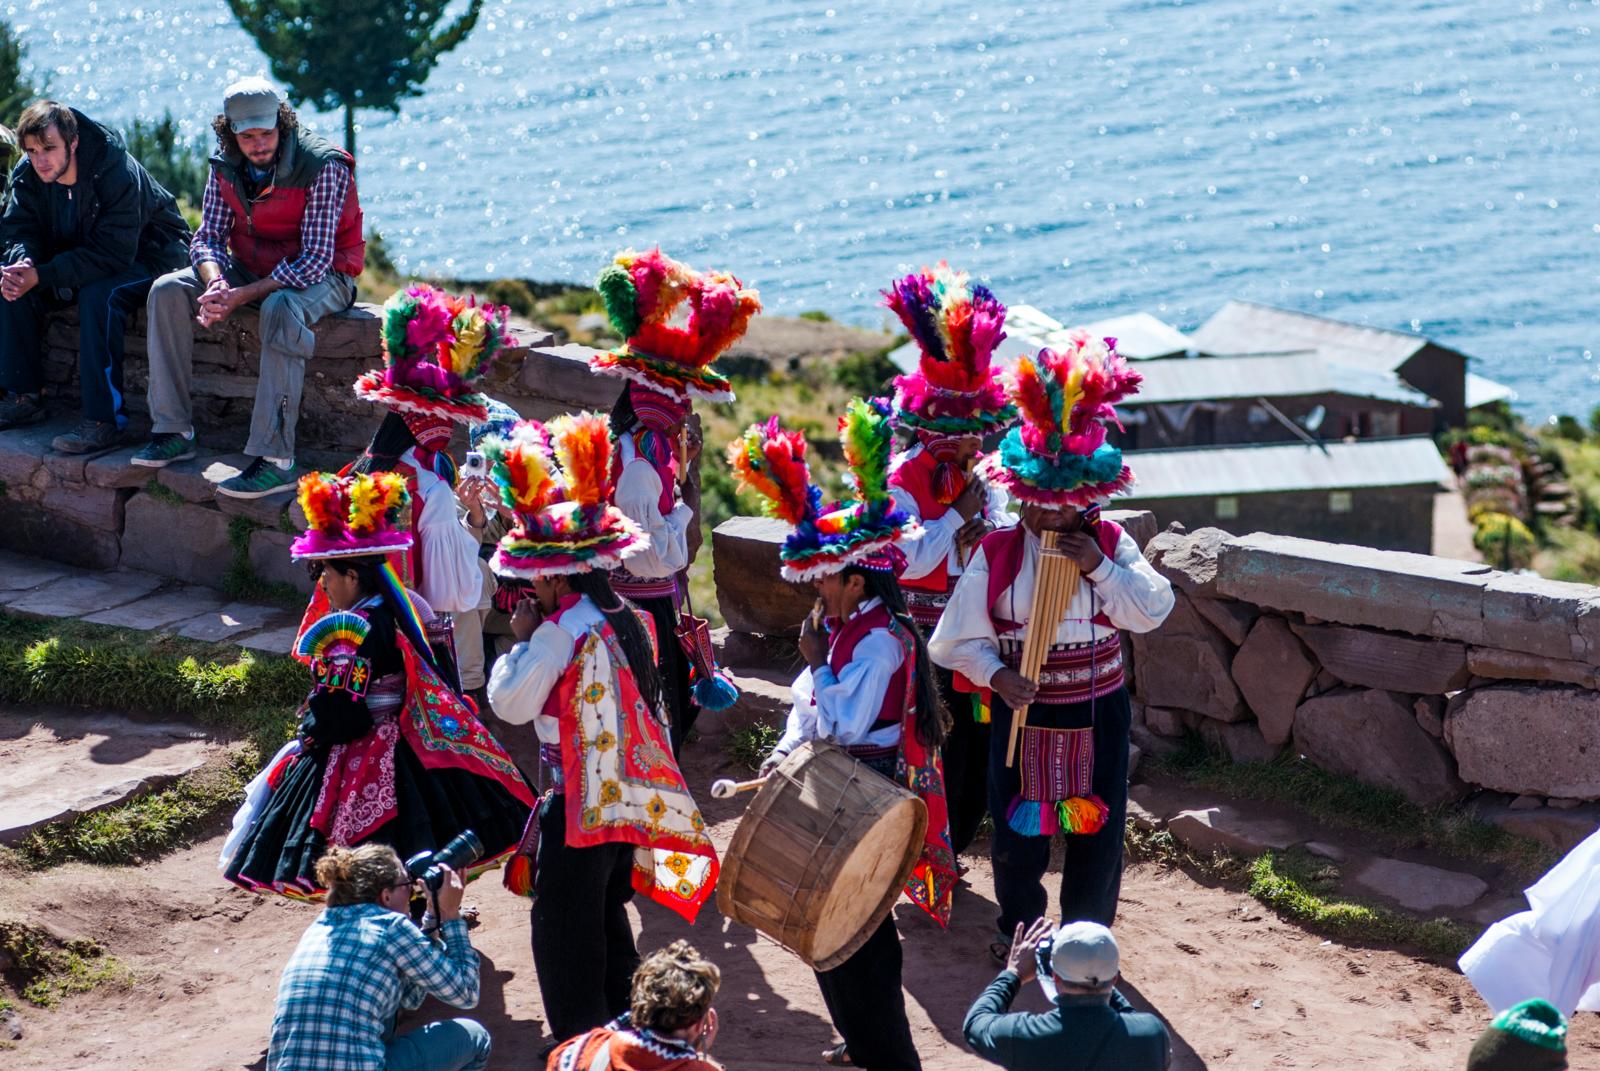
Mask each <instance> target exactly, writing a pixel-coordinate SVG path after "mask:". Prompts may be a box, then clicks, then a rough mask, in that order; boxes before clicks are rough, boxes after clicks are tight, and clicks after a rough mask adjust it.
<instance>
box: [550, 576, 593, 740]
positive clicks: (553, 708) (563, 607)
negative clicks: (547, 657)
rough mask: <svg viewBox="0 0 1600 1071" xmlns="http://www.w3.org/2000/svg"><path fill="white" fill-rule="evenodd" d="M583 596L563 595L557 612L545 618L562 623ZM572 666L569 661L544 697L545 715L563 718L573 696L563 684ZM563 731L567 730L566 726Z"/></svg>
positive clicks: (576, 645)
mask: <svg viewBox="0 0 1600 1071" xmlns="http://www.w3.org/2000/svg"><path fill="white" fill-rule="evenodd" d="M581 598H583V596H582V595H578V594H570V595H563V596H561V599H560V601H559V602H557V604H556V612H555V613H553V614H551V615H550V616H549V617H547V618H545V620H546V621H551V622H554V623H556V624H560V622H561V618H562V615H563V614H565V613H566V612H567V611H568V610H570V609H572V608H573V607H574V606H576V605H577V604H578V600H579V599H581ZM572 653H573V654H574V655H575V654H577V653H578V641H577V640H573V642H572ZM572 668H573V663H570V662H569V663H568V664H567V668H566V669H564V670H562V671H561V678H560V681H559V682H558V683H557V685H556V687H554V688H551V689H550V694H549V695H547V696H545V697H544V709H543V710H542V711H540V713H541V714H543V715H544V716H545V717H547V718H554V719H556V720H557V721H560V720H561V713H562V711H564V710H566V709H567V706H566V702H567V699H568V698H570V696H571V689H570V688H564V687H563V685H565V684H566V683H567V677H568V676H569V675H570V674H571V672H572ZM563 731H565V728H564V727H563Z"/></svg>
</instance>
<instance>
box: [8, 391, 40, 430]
mask: <svg viewBox="0 0 1600 1071" xmlns="http://www.w3.org/2000/svg"><path fill="white" fill-rule="evenodd" d="M43 419H44V406H43V405H41V404H39V399H38V398H36V397H32V396H30V395H27V394H13V395H12V396H11V397H9V398H7V399H6V400H5V401H3V402H0V431H3V430H4V429H6V428H20V427H22V426H23V425H24V424H37V423H39V421H41V420H43Z"/></svg>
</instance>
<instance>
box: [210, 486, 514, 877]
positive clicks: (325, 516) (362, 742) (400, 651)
mask: <svg viewBox="0 0 1600 1071" xmlns="http://www.w3.org/2000/svg"><path fill="white" fill-rule="evenodd" d="M300 505H301V508H302V509H303V510H304V511H305V515H306V518H307V520H308V521H309V523H310V527H309V528H308V529H307V530H306V532H305V533H304V534H303V535H301V536H300V538H298V539H297V540H295V542H294V546H293V548H292V552H293V554H294V557H295V560H296V561H304V562H309V563H311V565H312V569H313V571H314V574H315V575H316V577H317V587H318V590H319V592H321V594H322V596H323V597H324V599H325V600H326V602H327V605H328V606H329V608H330V609H329V612H328V613H327V614H326V615H324V616H323V617H322V618H320V619H318V620H317V621H316V622H314V623H312V624H311V625H310V626H309V627H308V628H306V629H305V630H304V631H303V633H302V634H301V636H300V639H299V641H298V643H297V646H296V654H297V656H298V657H300V658H301V659H302V660H303V661H305V662H307V663H308V664H309V665H310V667H311V675H312V690H311V693H310V695H309V696H308V697H307V699H306V702H305V704H304V706H303V707H302V708H301V712H300V724H299V728H298V731H297V733H296V736H295V739H294V740H293V741H291V742H290V743H289V744H287V745H285V747H284V748H283V749H282V750H281V751H280V752H279V753H278V754H277V755H276V756H275V757H274V758H273V760H272V761H271V762H270V763H268V764H267V767H266V768H265V769H264V770H262V771H261V773H260V774H259V775H258V776H257V777H256V778H255V780H254V781H252V782H251V784H250V786H249V788H248V789H247V790H246V800H245V805H244V806H243V807H242V808H241V809H240V811H239V813H238V814H237V815H236V816H235V818H234V828H233V832H232V834H231V835H230V836H229V838H228V840H227V843H226V845H225V847H224V849H223V855H222V859H221V864H222V869H223V873H224V875H225V876H226V877H227V879H228V880H229V881H232V882H235V883H237V884H239V885H242V886H243V887H245V888H247V889H252V890H259V891H270V892H277V893H282V894H284V895H286V896H293V897H301V898H307V897H315V896H319V895H321V893H322V892H323V890H322V889H321V888H319V887H318V885H317V882H316V877H315V874H316V863H317V859H318V858H319V857H320V856H321V855H322V853H323V851H324V850H325V849H326V848H327V847H328V846H329V845H339V846H342V847H354V846H355V845H358V844H365V843H368V842H374V841H375V842H380V843H384V844H389V845H391V846H393V847H394V849H395V850H396V851H397V852H398V853H399V854H400V856H401V857H402V858H406V857H409V856H411V855H413V854H415V853H417V852H420V851H431V850H436V849H439V848H442V847H443V846H444V845H445V844H446V843H448V842H449V841H450V840H451V839H452V838H454V837H455V836H456V835H457V834H459V833H462V832H464V831H468V830H470V831H471V832H473V833H474V834H476V835H477V837H478V840H479V841H480V842H481V844H482V846H483V856H482V858H481V859H480V860H479V862H478V863H477V865H476V866H475V868H474V872H476V871H479V870H482V869H483V868H484V867H487V866H488V865H490V864H493V863H495V862H496V861H498V860H500V859H501V858H503V857H504V856H506V855H508V854H509V853H511V852H512V851H514V850H515V848H516V846H517V842H518V839H519V837H520V835H521V833H522V829H523V827H524V825H525V824H526V822H527V818H528V814H529V810H530V808H531V806H532V804H533V792H532V790H531V789H530V788H529V787H528V784H527V782H526V781H524V780H523V778H522V775H521V774H520V773H518V771H517V768H516V766H515V765H514V764H513V763H512V762H511V760H510V759H509V758H508V757H507V755H506V753H505V750H504V749H503V748H501V746H500V745H499V743H497V742H496V741H495V739H494V738H493V737H492V736H490V735H489V733H488V731H487V730H486V729H484V727H483V726H482V724H480V723H479V721H478V719H477V718H476V716H474V714H473V712H472V710H471V709H470V708H469V707H468V706H466V705H465V704H464V703H463V702H462V701H461V700H460V698H459V697H458V696H457V695H456V693H455V692H454V691H453V690H452V689H451V688H450V687H449V686H447V685H446V684H445V682H444V681H443V680H442V679H441V677H440V675H439V669H438V666H437V665H436V663H435V661H434V658H433V654H432V652H431V651H430V649H429V647H428V643H427V639H426V636H425V635H424V632H423V628H422V621H421V618H420V615H419V613H418V611H417V608H416V604H415V602H414V600H413V599H412V597H411V595H410V593H409V592H408V591H407V590H406V588H405V587H404V585H402V584H401V583H400V581H399V578H398V577H397V576H396V575H395V573H394V570H393V568H392V566H390V565H389V563H388V561H387V556H388V555H389V554H392V553H394V552H397V551H404V550H405V549H406V548H407V547H409V546H410V544H411V540H412V535H411V532H410V531H409V530H408V529H407V528H406V527H405V525H404V521H403V519H404V517H405V516H406V510H407V507H408V506H409V505H410V496H409V494H408V492H407V490H406V485H405V479H404V478H403V477H401V476H399V475H397V474H395V473H375V474H372V475H360V476H350V477H344V478H341V477H337V476H334V475H332V474H329V473H312V474H310V475H307V476H306V477H304V478H303V479H302V480H301V481H300Z"/></svg>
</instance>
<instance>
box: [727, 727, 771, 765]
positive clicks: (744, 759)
mask: <svg viewBox="0 0 1600 1071" xmlns="http://www.w3.org/2000/svg"><path fill="white" fill-rule="evenodd" d="M781 739H783V730H782V729H780V728H778V727H777V726H776V725H763V724H761V723H760V722H757V723H756V724H754V725H747V726H745V727H744V728H742V729H734V730H732V731H731V732H729V733H728V743H727V745H726V747H727V751H728V757H729V758H730V759H732V760H733V761H734V762H737V763H738V764H739V765H741V766H743V767H745V768H746V769H748V770H750V771H751V772H754V771H756V770H759V769H761V764H762V762H764V761H765V760H766V757H767V756H768V755H770V754H772V749H773V748H775V747H777V746H778V741H779V740H781Z"/></svg>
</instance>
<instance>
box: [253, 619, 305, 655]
mask: <svg viewBox="0 0 1600 1071" xmlns="http://www.w3.org/2000/svg"><path fill="white" fill-rule="evenodd" d="M299 633H300V626H299V624H298V623H297V624H293V625H286V626H284V627H283V628H275V629H270V630H268V631H266V632H258V633H256V634H255V635H254V636H250V637H247V638H245V639H242V640H240V641H239V646H240V647H243V648H245V649H246V650H250V651H260V652H261V653H262V654H273V655H286V654H288V653H289V652H290V651H291V650H293V648H294V641H295V640H296V639H298V638H299Z"/></svg>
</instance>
